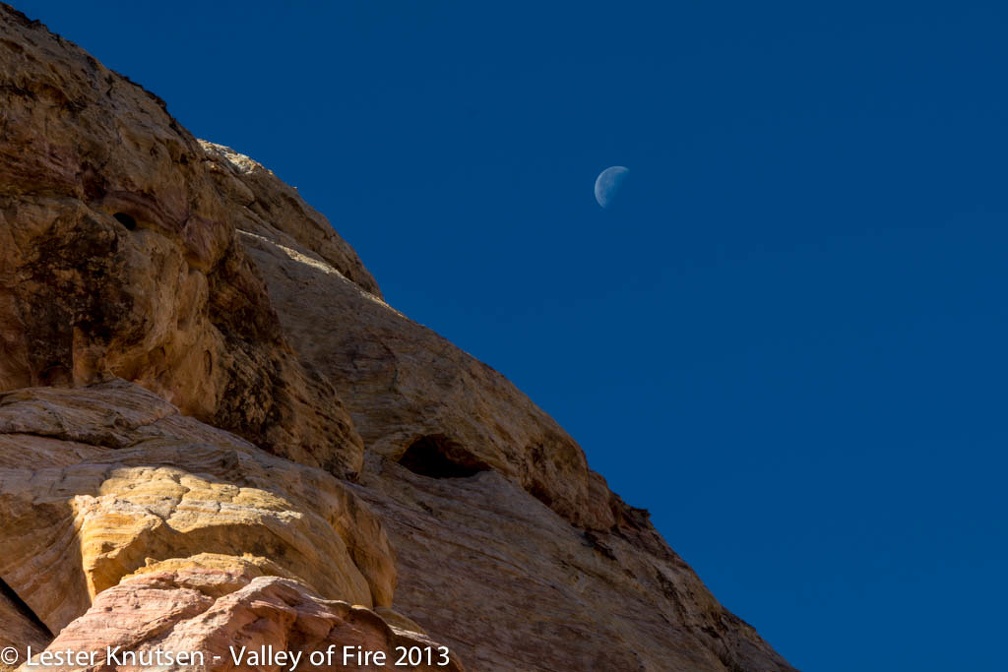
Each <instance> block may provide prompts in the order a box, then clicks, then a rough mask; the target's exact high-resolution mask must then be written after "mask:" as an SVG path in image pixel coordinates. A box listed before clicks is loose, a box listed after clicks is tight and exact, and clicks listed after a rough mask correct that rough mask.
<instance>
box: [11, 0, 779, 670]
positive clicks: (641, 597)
mask: <svg viewBox="0 0 1008 672" xmlns="http://www.w3.org/2000/svg"><path fill="white" fill-rule="evenodd" d="M0 394H2V396H0V542H2V544H3V546H2V548H3V550H4V553H3V554H0V579H2V583H0V645H5V646H7V645H9V646H15V647H27V646H29V645H30V646H32V648H33V649H34V650H35V651H36V652H37V651H39V650H40V648H41V647H46V646H48V649H49V650H50V651H60V650H66V649H68V648H69V649H76V650H83V649H87V650H98V649H104V647H106V646H113V647H115V646H119V647H121V648H122V649H123V650H129V651H133V652H137V653H139V652H148V653H152V654H153V653H156V652H157V651H169V650H172V651H197V650H198V651H202V652H204V654H205V655H206V656H208V657H209V658H208V660H207V661H204V664H203V665H202V666H200V665H195V666H194V665H189V664H180V663H178V661H175V662H174V663H172V664H169V665H167V667H165V669H213V670H218V669H219V670H225V669H275V668H270V667H268V666H263V667H260V666H258V663H256V664H252V663H250V662H249V661H248V660H245V661H244V662H242V663H236V662H235V661H234V660H233V658H232V654H231V651H230V647H231V646H232V645H234V644H237V645H238V646H239V648H240V647H241V646H247V648H248V650H252V649H255V648H258V647H260V646H263V647H273V648H274V649H275V650H281V649H283V650H290V651H292V652H298V651H299V652H301V653H302V655H308V654H309V653H311V652H313V651H325V650H327V648H328V647H330V646H333V647H337V648H339V647H342V646H352V647H353V646H360V647H361V650H367V651H372V652H377V651H383V652H386V653H388V654H392V653H394V652H395V650H396V648H397V647H414V648H418V650H419V649H431V647H433V650H437V647H440V646H447V647H448V650H449V651H450V656H449V661H448V663H447V665H445V666H438V665H436V664H434V663H430V664H428V663H424V664H423V665H418V666H413V667H412V668H411V669H434V668H437V669H462V668H461V665H462V662H463V661H464V662H465V663H466V664H467V665H468V666H469V669H475V670H493V671H494V672H511V671H513V672H518V671H527V670H558V669H585V670H588V669H620V670H624V669H626V670H651V671H656V672H657V671H662V672H664V671H670V670H671V671H674V670H690V671H705V670H710V671H724V670H732V671H733V672H734V671H738V670H760V671H774V670H790V669H791V668H790V667H789V666H788V665H787V663H786V662H785V661H784V660H783V659H781V658H780V657H779V656H778V655H777V654H776V653H775V652H774V651H773V650H772V649H771V648H770V647H769V646H768V645H767V644H766V643H765V642H763V640H762V639H760V637H759V636H758V635H757V634H756V633H755V631H754V630H753V629H752V628H751V627H749V626H748V625H746V624H745V623H743V622H742V621H740V620H739V619H737V618H736V617H734V616H733V615H731V614H730V613H729V612H727V611H726V610H725V609H724V608H723V607H722V606H721V605H720V604H719V603H718V602H717V600H716V599H715V598H714V597H713V596H712V595H711V594H710V593H709V591H707V589H706V588H705V587H704V586H703V584H702V583H701V582H700V580H699V579H698V578H697V577H696V575H695V574H694V573H693V572H692V570H690V568H689V567H688V566H687V565H686V564H685V563H684V562H683V561H682V560H681V559H680V558H679V557H678V556H677V555H676V554H675V553H674V552H673V551H672V550H671V549H670V548H669V547H668V546H667V544H666V543H665V541H664V540H663V539H662V538H661V537H660V536H659V535H658V534H657V532H656V531H655V530H654V528H653V527H652V526H651V524H650V522H649V521H648V519H647V515H646V512H643V511H640V510H637V509H634V508H632V507H629V506H627V505H626V504H625V503H623V501H622V500H620V498H619V497H617V496H616V495H614V494H613V493H611V492H610V491H609V489H608V487H607V486H606V483H605V481H604V480H603V478H602V477H601V476H599V475H598V474H596V473H594V472H593V471H591V469H590V468H589V467H588V464H587V461H586V459H585V456H584V453H583V452H582V451H581V449H580V447H579V446H578V445H577V444H576V443H575V442H574V441H573V439H571V437H570V436H568V435H567V434H566V432H564V431H563V429H562V428H560V427H559V426H558V425H557V424H556V423H555V422H554V421H553V420H552V419H551V418H550V417H549V416H547V415H546V414H545V413H544V412H543V411H542V410H541V409H539V408H537V407H536V406H535V405H534V404H533V403H532V402H531V401H530V400H529V399H528V398H527V397H525V396H524V395H523V394H521V392H520V391H518V390H517V389H516V388H515V387H514V386H513V385H511V383H510V382H508V381H507V380H506V379H505V378H504V377H503V376H502V375H500V374H499V373H497V372H496V371H494V370H493V369H491V368H490V367H488V366H486V365H485V364H483V363H481V362H479V361H477V360H475V359H474V358H472V357H471V356H469V355H468V354H466V353H464V352H462V351H461V350H459V349H458V348H456V347H454V346H453V345H452V344H451V343H449V342H447V341H446V340H444V339H443V338H441V337H439V336H438V335H437V334H435V333H433V332H432V331H430V330H429V329H426V328H424V327H422V326H420V325H418V324H416V323H415V322H413V321H411V320H410V319H408V318H407V317H406V316H404V315H402V314H401V313H399V312H398V311H396V310H395V309H394V308H392V307H391V306H389V305H388V304H386V303H385V301H384V300H383V298H382V296H381V293H380V291H379V289H378V286H377V284H376V282H375V280H374V278H372V277H371V275H370V274H369V273H368V271H367V270H366V269H365V267H364V266H363V264H362V263H361V261H360V259H359V258H358V257H357V255H356V254H355V253H354V251H353V250H352V249H351V248H350V247H349V246H348V245H347V244H346V243H345V242H344V241H343V240H342V239H341V238H340V237H339V236H338V235H337V234H336V233H335V232H334V231H333V229H332V227H331V226H330V225H329V223H328V222H327V221H326V220H325V218H324V217H322V216H321V215H320V214H319V213H317V212H316V211H315V210H313V209H312V208H311V207H310V206H308V205H307V204H306V203H304V201H303V200H302V199H301V198H300V196H298V194H297V192H296V191H295V190H293V189H292V188H290V187H289V186H287V185H285V184H283V183H282V182H280V181H279V180H278V179H277V178H276V177H275V176H274V175H273V174H272V173H270V172H269V171H268V170H267V169H265V168H264V167H262V166H260V165H259V164H257V163H255V162H254V161H252V160H251V159H249V158H247V157H244V156H241V155H239V154H237V153H235V152H233V151H232V150H229V149H227V148H225V147H221V146H219V145H214V144H212V143H207V142H201V141H197V140H196V139H194V138H193V137H192V136H191V135H190V134H189V133H188V132H187V131H185V130H184V129H182V128H181V127H180V126H179V125H178V124H177V123H176V122H175V120H174V119H172V118H171V116H170V115H169V114H168V112H167V110H166V108H165V105H164V103H163V102H162V101H160V100H159V99H158V98H157V97H156V96H153V95H152V94H150V93H148V92H146V91H144V90H143V89H142V88H140V87H139V86H137V85H135V84H133V83H131V82H129V81H128V80H126V79H124V78H122V77H120V76H119V75H116V74H115V73H112V72H110V71H108V70H107V69H105V68H104V67H103V66H101V65H100V64H99V63H97V62H96V61H95V60H94V59H93V58H91V57H90V56H88V55H87V54H85V53H84V52H82V51H81V50H80V49H78V48H77V47H75V46H73V45H71V44H69V43H67V42H65V41H63V40H62V39H60V38H59V37H57V36H54V35H52V34H51V33H49V32H48V31H47V30H46V29H45V28H44V27H42V26H40V25H38V24H36V23H33V22H31V21H29V20H28V19H27V18H25V17H24V16H22V15H20V14H18V13H17V12H15V11H13V10H11V9H10V8H8V7H6V6H2V5H0ZM5 638H6V639H5ZM213 656H218V658H213ZM425 665H426V666H425ZM70 667H71V668H73V669H123V670H125V669H135V668H134V667H130V665H129V664H126V663H121V662H118V661H115V660H113V661H108V660H104V659H103V660H102V661H98V662H96V663H93V664H90V665H77V666H70ZM0 669H2V668H0ZM329 669H341V668H340V667H339V666H335V665H330V666H329ZM358 669H379V667H378V666H376V665H374V664H372V667H367V666H363V667H359V668H358Z"/></svg>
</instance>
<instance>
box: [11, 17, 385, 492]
mask: <svg viewBox="0 0 1008 672" xmlns="http://www.w3.org/2000/svg"><path fill="white" fill-rule="evenodd" d="M0 31H2V34H3V36H4V38H3V39H2V40H0V109H2V126H0V176H2V181H0V249H2V250H4V253H3V255H2V257H0V390H10V389H16V388H19V387H27V386H31V385H58V386H69V385H86V384H89V383H93V382H97V381H100V380H103V379H105V378H106V377H109V376H116V377H120V378H124V379H127V380H131V381H135V382H137V383H139V384H141V385H143V386H144V387H147V388H148V389H150V390H152V391H154V392H156V393H158V394H159V395H161V396H163V397H164V398H165V399H167V400H169V401H171V402H172V403H173V404H175V405H177V406H178V407H179V408H180V409H182V411H183V412H184V413H186V414H189V415H193V416H194V417H197V418H199V419H201V420H204V421H206V422H209V423H211V424H213V425H215V426H218V427H222V428H226V429H229V430H231V431H234V432H236V433H238V434H240V435H242V436H244V437H246V438H249V439H253V440H255V441H256V442H257V443H259V444H260V445H263V446H264V447H267V448H268V449H270V450H272V451H274V452H276V453H278V454H282V455H285V456H287V457H290V458H292V459H295V460H298V461H300V462H303V463H307V464H316V465H319V466H322V467H324V468H327V469H330V470H331V471H333V472H334V473H340V474H347V475H349V474H354V473H356V472H357V471H358V470H359V468H360V462H361V459H362V455H363V444H362V442H361V439H360V437H359V435H358V434H357V433H356V432H355V431H354V430H353V427H352V424H351V422H350V419H349V417H348V416H347V414H346V412H345V410H344V408H343V407H342V404H341V403H340V400H339V398H338V396H337V395H336V394H335V391H334V390H333V388H332V386H331V385H330V384H329V383H328V382H327V381H325V380H322V379H318V378H313V377H311V376H309V375H308V374H307V373H306V372H305V371H304V370H303V369H302V367H301V366H300V364H299V363H298V360H297V358H296V357H295V356H294V355H293V353H292V352H291V350H290V347H289V345H288V343H287V342H286V340H285V338H284V335H283V333H282V331H281V328H280V325H279V323H278V321H277V318H276V314H275V313H274V311H273V309H272V307H271V305H270V300H269V297H268V296H267V294H266V291H265V288H264V286H263V283H262V280H261V279H260V277H259V276H258V274H257V273H256V272H255V270H254V269H253V267H252V266H251V264H250V263H249V260H248V259H247V257H246V256H245V255H244V254H243V252H242V250H241V247H240V246H239V245H237V244H236V238H235V233H234V229H235V221H234V218H233V216H232V214H233V213H234V212H235V208H234V205H235V204H234V203H233V202H232V201H231V200H229V194H227V193H221V192H220V191H219V188H218V180H217V179H215V176H214V175H213V171H214V169H215V166H216V164H215V163H213V162H210V161H207V159H206V157H205V155H204V152H203V150H202V148H201V147H200V145H199V143H198V142H196V140H195V139H194V138H193V137H192V136H191V135H190V134H189V133H188V132H186V131H185V130H183V129H182V128H181V127H179V125H178V124H177V123H176V122H175V120H174V119H172V118H171V116H169V115H168V113H167V112H166V110H165V106H164V103H163V102H162V101H161V100H159V99H158V98H157V97H155V96H153V95H151V94H150V93H148V92H146V91H144V90H143V89H141V88H140V87H138V86H136V85H134V84H132V83H130V82H128V81H127V80H125V79H123V78H122V77H120V76H119V75H116V74H114V73H112V72H110V71H108V70H107V69H105V68H104V67H103V66H102V65H101V64H99V63H98V62H97V61H95V60H94V59H93V58H91V57H90V56H88V55H87V54H85V53H84V52H82V51H81V50H79V49H78V48H76V47H74V46H73V45H71V44H68V43H66V42H64V41H63V40H61V39H60V38H58V37H56V36H54V35H52V34H50V33H49V32H48V31H47V30H46V29H45V28H44V27H42V26H39V25H35V24H32V23H30V22H29V21H28V20H27V19H25V18H24V17H23V16H20V15H18V14H16V13H14V12H13V11H11V10H4V11H2V12H0ZM333 235H334V236H335V234H333ZM344 247H345V246H344ZM341 261H343V262H344V263H346V264H348V265H349V266H348V267H347V272H348V274H350V275H355V274H356V275H357V276H359V277H361V278H362V281H363V282H364V283H365V286H366V287H369V288H371V287H373V280H370V279H369V276H367V275H366V272H364V271H363V270H362V267H361V270H360V271H352V270H351V269H350V266H353V267H354V268H357V267H360V262H359V260H357V259H356V256H355V255H353V253H352V252H351V251H349V248H345V249H344V251H343V257H342V258H341Z"/></svg>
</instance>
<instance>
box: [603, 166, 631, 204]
mask: <svg viewBox="0 0 1008 672" xmlns="http://www.w3.org/2000/svg"><path fill="white" fill-rule="evenodd" d="M629 172H630V169H629V168H626V167H625V166H610V167H609V168H606V169H605V170H603V171H602V172H601V173H599V176H598V177H596V178H595V200H596V201H598V204H599V205H601V206H602V207H603V208H607V207H609V204H610V203H612V202H613V199H614V198H615V197H616V192H618V191H619V188H620V185H621V184H622V183H623V180H624V178H626V176H627V173H629Z"/></svg>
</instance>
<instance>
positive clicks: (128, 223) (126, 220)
mask: <svg viewBox="0 0 1008 672" xmlns="http://www.w3.org/2000/svg"><path fill="white" fill-rule="evenodd" d="M112 216H113V217H114V218H115V220H116V221H117V222H119V223H120V224H122V225H123V226H125V227H126V228H127V229H128V230H129V231H136V228H137V222H136V219H134V218H133V216H132V215H127V214H126V213H125V212H117V213H115V214H114V215H112Z"/></svg>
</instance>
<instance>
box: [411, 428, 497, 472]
mask: <svg viewBox="0 0 1008 672" xmlns="http://www.w3.org/2000/svg"><path fill="white" fill-rule="evenodd" d="M399 464H401V465H402V466H404V467H406V468H407V469H409V470H410V471H412V472H413V473H414V474H420V475H421V476H428V477H430V478H468V477H469V476H474V475H475V474H477V473H479V472H481V471H487V470H488V469H490V465H488V464H487V463H486V462H484V461H483V460H481V459H479V458H478V457H476V456H475V455H473V454H472V453H471V452H470V451H469V450H467V449H466V448H465V447H463V446H461V445H459V444H458V443H457V442H455V441H453V440H452V439H450V438H449V437H447V436H445V435H444V434H427V435H424V436H421V437H420V438H418V439H415V440H414V441H413V442H412V443H410V445H409V447H408V448H407V449H406V452H404V453H403V454H402V456H401V457H400V458H399Z"/></svg>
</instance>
